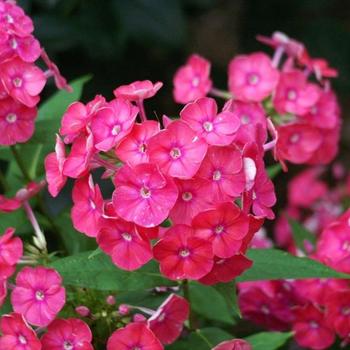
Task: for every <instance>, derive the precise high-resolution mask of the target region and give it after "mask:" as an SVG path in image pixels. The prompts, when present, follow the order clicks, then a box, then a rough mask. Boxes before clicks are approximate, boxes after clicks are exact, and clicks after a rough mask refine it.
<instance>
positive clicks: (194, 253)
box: [153, 225, 214, 280]
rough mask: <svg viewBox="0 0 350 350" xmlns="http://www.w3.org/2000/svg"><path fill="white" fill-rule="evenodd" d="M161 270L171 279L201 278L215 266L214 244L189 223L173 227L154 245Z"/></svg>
mask: <svg viewBox="0 0 350 350" xmlns="http://www.w3.org/2000/svg"><path fill="white" fill-rule="evenodd" d="M153 255H154V258H155V259H156V260H158V261H159V263H160V271H161V272H162V274H163V275H165V276H166V277H168V278H169V279H171V280H181V279H185V278H188V279H194V280H197V279H200V278H202V277H203V276H205V275H206V274H207V273H208V272H209V271H210V270H211V269H212V267H213V263H214V261H213V250H212V244H211V243H210V242H208V241H207V240H204V239H202V238H198V237H195V235H194V232H193V229H192V228H191V227H190V226H187V225H176V226H173V227H171V228H170V229H169V230H168V231H167V232H166V233H165V235H164V238H162V239H161V240H159V241H158V243H157V244H156V245H155V246H154V247H153Z"/></svg>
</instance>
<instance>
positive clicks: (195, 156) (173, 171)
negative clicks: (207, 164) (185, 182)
mask: <svg viewBox="0 0 350 350" xmlns="http://www.w3.org/2000/svg"><path fill="white" fill-rule="evenodd" d="M207 149H208V145H207V143H206V142H205V141H204V140H203V139H201V138H199V137H198V136H197V135H196V133H195V132H194V131H193V130H192V129H191V128H190V127H189V126H188V125H187V124H186V123H184V122H182V121H175V122H172V123H171V124H170V125H169V126H168V127H167V129H164V130H162V131H160V132H159V133H158V134H157V135H155V136H153V137H152V138H151V139H150V140H149V157H150V161H151V162H152V163H155V164H157V165H158V166H159V168H160V169H161V170H162V171H163V172H164V173H165V174H166V175H170V176H173V177H177V178H180V179H190V178H192V177H193V176H194V175H195V174H196V172H197V171H198V169H199V167H200V165H201V163H202V160H203V159H204V157H205V154H206V153H207Z"/></svg>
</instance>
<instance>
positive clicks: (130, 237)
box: [97, 219, 153, 271]
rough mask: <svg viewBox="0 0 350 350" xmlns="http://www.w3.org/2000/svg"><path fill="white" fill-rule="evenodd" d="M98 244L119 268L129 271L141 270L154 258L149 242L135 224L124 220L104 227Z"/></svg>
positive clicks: (118, 220) (99, 235)
mask: <svg viewBox="0 0 350 350" xmlns="http://www.w3.org/2000/svg"><path fill="white" fill-rule="evenodd" d="M97 243H98V245H99V247H100V248H101V249H102V250H103V251H104V252H105V253H107V254H108V255H110V256H111V258H112V261H113V262H114V263H115V264H116V265H117V266H118V267H120V268H122V269H124V270H128V271H132V270H136V269H138V268H140V267H141V266H142V265H145V264H146V263H147V262H148V261H150V260H151V259H152V256H153V255H152V249H151V244H150V242H149V240H148V239H147V238H146V237H144V236H143V235H142V234H140V233H139V232H138V230H137V228H136V226H135V224H133V223H130V222H127V221H124V220H122V219H116V220H113V221H112V222H109V223H108V224H107V225H106V226H105V227H103V228H102V229H101V230H100V232H99V234H98V236H97Z"/></svg>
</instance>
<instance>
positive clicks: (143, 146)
mask: <svg viewBox="0 0 350 350" xmlns="http://www.w3.org/2000/svg"><path fill="white" fill-rule="evenodd" d="M146 150H147V146H146V144H145V143H141V145H140V146H139V151H140V152H141V153H145V152H146Z"/></svg>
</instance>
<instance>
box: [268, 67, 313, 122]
mask: <svg viewBox="0 0 350 350" xmlns="http://www.w3.org/2000/svg"><path fill="white" fill-rule="evenodd" d="M319 97H320V88H318V86H317V85H315V84H313V83H308V82H307V77H306V76H305V75H304V74H303V72H301V71H298V70H293V71H290V72H285V73H281V76H280V80H279V82H278V86H277V89H276V94H275V96H274V98H273V104H274V106H275V108H276V110H277V112H278V113H280V114H283V113H291V114H296V115H305V114H307V113H308V112H310V111H311V108H312V107H313V106H314V105H315V104H316V102H317V100H318V99H319Z"/></svg>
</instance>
